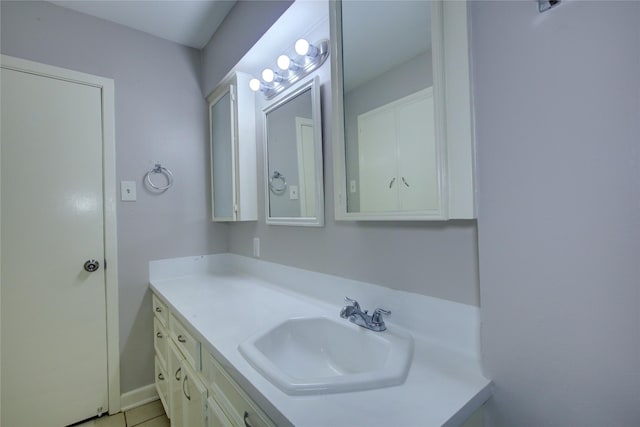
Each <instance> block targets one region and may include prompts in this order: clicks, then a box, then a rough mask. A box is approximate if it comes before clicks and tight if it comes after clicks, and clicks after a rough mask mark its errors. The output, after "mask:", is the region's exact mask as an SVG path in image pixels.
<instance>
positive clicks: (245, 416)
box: [244, 411, 251, 427]
mask: <svg viewBox="0 0 640 427" xmlns="http://www.w3.org/2000/svg"><path fill="white" fill-rule="evenodd" d="M248 419H249V413H248V412H247V411H244V426H245V427H251V424H249V422H248V421H247V420H248Z"/></svg>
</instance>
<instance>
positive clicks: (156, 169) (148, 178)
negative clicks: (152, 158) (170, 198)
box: [144, 163, 173, 191]
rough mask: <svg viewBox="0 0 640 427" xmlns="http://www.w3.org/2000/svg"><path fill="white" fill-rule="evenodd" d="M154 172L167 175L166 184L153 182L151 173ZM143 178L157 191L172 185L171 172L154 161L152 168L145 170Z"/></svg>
mask: <svg viewBox="0 0 640 427" xmlns="http://www.w3.org/2000/svg"><path fill="white" fill-rule="evenodd" d="M156 173H159V174H162V175H164V176H166V177H167V185H156V184H154V183H153V181H151V174H156ZM144 179H145V181H146V182H147V184H149V186H150V187H151V188H154V189H156V190H158V191H166V190H168V189H169V188H171V186H172V185H173V174H172V173H171V171H170V170H169V169H167V168H165V167H163V166H162V165H161V164H160V163H156V165H155V166H154V168H153V169H151V170H150V171H149V172H147V174H146V175H145V178H144Z"/></svg>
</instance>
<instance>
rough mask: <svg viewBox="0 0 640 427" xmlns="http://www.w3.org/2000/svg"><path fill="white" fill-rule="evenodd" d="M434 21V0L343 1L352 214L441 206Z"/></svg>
mask: <svg viewBox="0 0 640 427" xmlns="http://www.w3.org/2000/svg"><path fill="white" fill-rule="evenodd" d="M430 23H431V2H429V1H393V2H391V1H345V2H342V50H343V56H342V58H343V61H342V64H343V76H344V84H343V90H344V122H345V156H346V159H345V163H346V168H347V170H346V182H347V183H348V184H350V185H349V188H348V189H347V195H348V197H347V211H348V212H394V211H425V210H433V209H438V205H439V203H440V192H439V180H438V173H439V171H438V170H437V165H438V162H437V161H436V160H437V156H438V149H437V146H438V145H437V144H436V136H435V125H434V123H435V120H434V103H433V84H434V82H433V69H432V68H433V67H432V53H431V25H430ZM384 28H388V29H390V31H382V29H384ZM400 28H401V29H402V31H399V30H397V29H400ZM394 29H396V30H394Z"/></svg>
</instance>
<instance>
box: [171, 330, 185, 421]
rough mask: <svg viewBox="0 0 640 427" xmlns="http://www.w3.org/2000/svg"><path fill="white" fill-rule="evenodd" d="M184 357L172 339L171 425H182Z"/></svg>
mask: <svg viewBox="0 0 640 427" xmlns="http://www.w3.org/2000/svg"><path fill="white" fill-rule="evenodd" d="M183 360H184V358H183V357H182V354H180V350H178V348H177V347H176V345H175V344H174V343H173V341H172V340H169V367H168V368H169V372H167V375H168V376H169V378H168V381H169V388H168V397H169V413H168V414H167V415H169V418H171V427H182V426H183V425H184V424H183V423H182V413H183V410H182V377H183V375H182V361H183Z"/></svg>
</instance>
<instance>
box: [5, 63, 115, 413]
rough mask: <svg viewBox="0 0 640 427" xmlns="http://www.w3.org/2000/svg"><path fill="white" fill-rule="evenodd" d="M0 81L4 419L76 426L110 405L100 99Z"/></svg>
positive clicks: (10, 77)
mask: <svg viewBox="0 0 640 427" xmlns="http://www.w3.org/2000/svg"><path fill="white" fill-rule="evenodd" d="M0 76H1V77H0V80H1V84H2V102H1V104H2V106H1V111H2V166H1V170H2V190H1V194H2V214H1V219H2V224H1V227H2V249H1V251H2V278H1V280H2V311H1V312H2V321H1V323H2V334H1V335H2V369H1V374H0V376H1V377H2V421H1V422H0V424H2V425H5V426H45V425H55V426H62V425H68V424H72V423H75V422H78V421H81V420H83V419H86V418H89V417H92V416H95V415H97V414H98V413H102V412H104V411H106V410H107V409H108V376H107V325H106V320H107V314H106V299H105V295H106V272H105V269H104V259H105V215H104V205H103V203H104V196H103V114H106V113H105V112H104V111H103V107H102V102H103V101H102V96H103V93H102V90H101V88H99V87H96V86H93V85H89V84H81V83H75V82H71V81H66V80H62V79H58V78H51V77H45V76H42V75H38V74H33V73H27V72H20V71H15V70H11V69H5V68H3V69H2V71H1V75H0ZM92 259H93V260H95V262H89V260H92ZM114 375H118V373H117V372H114Z"/></svg>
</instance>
